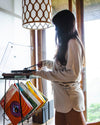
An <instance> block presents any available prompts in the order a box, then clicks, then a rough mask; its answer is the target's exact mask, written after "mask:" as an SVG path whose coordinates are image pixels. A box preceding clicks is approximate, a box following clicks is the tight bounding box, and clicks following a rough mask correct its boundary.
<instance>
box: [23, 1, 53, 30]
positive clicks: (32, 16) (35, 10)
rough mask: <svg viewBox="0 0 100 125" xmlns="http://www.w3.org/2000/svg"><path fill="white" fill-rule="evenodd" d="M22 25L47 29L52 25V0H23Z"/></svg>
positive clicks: (29, 27)
mask: <svg viewBox="0 0 100 125" xmlns="http://www.w3.org/2000/svg"><path fill="white" fill-rule="evenodd" d="M22 26H23V27H24V28H28V29H34V30H35V29H45V28H49V27H50V26H51V0H22Z"/></svg>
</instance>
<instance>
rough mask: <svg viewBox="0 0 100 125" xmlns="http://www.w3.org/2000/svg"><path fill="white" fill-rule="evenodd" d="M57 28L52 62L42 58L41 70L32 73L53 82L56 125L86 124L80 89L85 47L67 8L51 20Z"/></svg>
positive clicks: (73, 18) (72, 16)
mask: <svg viewBox="0 0 100 125" xmlns="http://www.w3.org/2000/svg"><path fill="white" fill-rule="evenodd" d="M52 22H53V24H54V25H55V28H56V44H57V53H56V55H55V58H54V59H55V61H54V63H53V62H52V61H46V60H45V61H41V62H39V63H38V66H39V67H44V66H47V67H48V68H52V70H49V71H45V70H43V69H41V70H40V71H36V72H34V73H33V74H34V75H38V76H41V77H42V78H44V79H47V80H50V81H52V85H53V90H54V105H55V111H56V112H55V125H85V119H84V116H83V111H84V110H85V108H84V96H83V92H82V90H81V88H80V80H81V71H82V66H83V63H84V58H85V54H84V48H83V45H82V43H81V41H80V40H79V38H78V33H77V31H76V29H75V17H74V15H73V14H72V13H71V12H70V11H69V10H62V11H60V12H58V13H57V14H56V15H55V16H54V17H53V19H52Z"/></svg>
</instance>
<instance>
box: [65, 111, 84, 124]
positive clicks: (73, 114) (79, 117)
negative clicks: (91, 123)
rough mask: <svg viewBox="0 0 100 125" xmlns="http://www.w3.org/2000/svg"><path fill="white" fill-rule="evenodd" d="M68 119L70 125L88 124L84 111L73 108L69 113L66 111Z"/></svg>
mask: <svg viewBox="0 0 100 125" xmlns="http://www.w3.org/2000/svg"><path fill="white" fill-rule="evenodd" d="M66 120H67V122H68V124H69V125H86V122H85V118H84V115H83V113H82V112H77V111H75V110H73V109H72V110H71V111H70V112H69V113H66Z"/></svg>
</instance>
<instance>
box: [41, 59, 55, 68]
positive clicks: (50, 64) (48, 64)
mask: <svg viewBox="0 0 100 125" xmlns="http://www.w3.org/2000/svg"><path fill="white" fill-rule="evenodd" d="M45 66H46V67H47V68H48V69H52V68H53V61H51V60H43V61H42V67H45Z"/></svg>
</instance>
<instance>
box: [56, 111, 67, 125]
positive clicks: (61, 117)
mask: <svg viewBox="0 0 100 125" xmlns="http://www.w3.org/2000/svg"><path fill="white" fill-rule="evenodd" d="M55 125H68V124H67V123H66V116H65V113H60V112H55Z"/></svg>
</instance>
